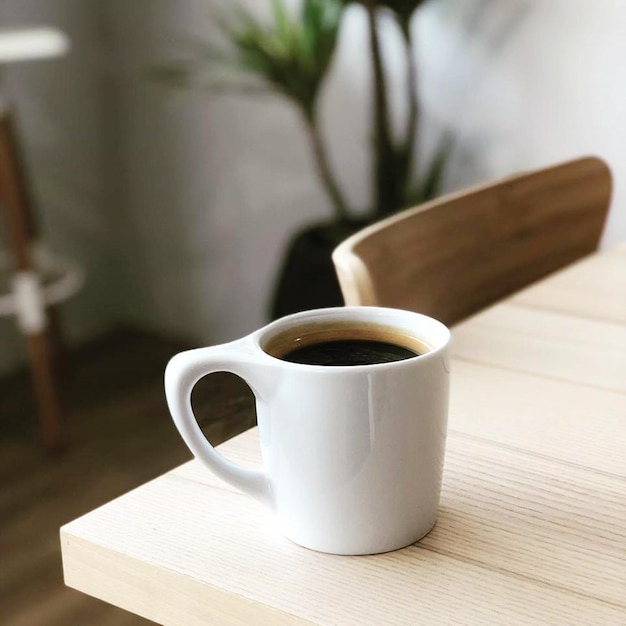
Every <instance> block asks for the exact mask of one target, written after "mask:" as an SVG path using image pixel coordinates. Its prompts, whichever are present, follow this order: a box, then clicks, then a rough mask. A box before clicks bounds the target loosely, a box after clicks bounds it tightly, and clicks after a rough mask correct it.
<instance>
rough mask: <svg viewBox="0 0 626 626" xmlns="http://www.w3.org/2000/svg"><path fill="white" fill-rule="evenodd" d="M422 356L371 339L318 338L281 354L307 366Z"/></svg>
mask: <svg viewBox="0 0 626 626" xmlns="http://www.w3.org/2000/svg"><path fill="white" fill-rule="evenodd" d="M414 356H419V352H415V351H414V350H411V349H409V348H405V347H404V346H399V345H397V344H395V343H388V342H387V341H376V340H370V339H336V340H332V341H319V342H316V343H311V344H308V345H305V346H302V347H298V348H295V349H294V350H290V351H289V352H287V353H285V354H283V355H281V356H280V357H279V358H281V359H282V360H283V361H290V362H291V363H304V364H306V365H334V366H339V365H370V364H372V363H391V362H393V361H403V360H404V359H410V358H411V357H414Z"/></svg>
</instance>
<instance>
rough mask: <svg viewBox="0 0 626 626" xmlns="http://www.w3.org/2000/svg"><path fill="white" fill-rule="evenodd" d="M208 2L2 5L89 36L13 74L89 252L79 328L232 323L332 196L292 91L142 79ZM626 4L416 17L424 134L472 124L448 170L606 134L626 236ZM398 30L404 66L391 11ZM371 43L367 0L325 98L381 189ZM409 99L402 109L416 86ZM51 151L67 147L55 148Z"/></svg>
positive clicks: (508, 1) (52, 218)
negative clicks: (373, 155)
mask: <svg viewBox="0 0 626 626" xmlns="http://www.w3.org/2000/svg"><path fill="white" fill-rule="evenodd" d="M207 4H212V2H206V1H205V0H179V1H177V2H174V1H173V0H151V1H150V2H140V1H138V0H132V1H125V0H102V1H101V2H95V1H94V2H90V3H86V2H80V0H73V1H70V0H66V1H65V2H62V1H61V0H55V1H54V2H44V1H43V0H28V1H24V0H11V1H10V2H5V4H4V5H3V6H4V7H10V10H9V9H7V8H5V9H3V10H4V11H5V15H3V17H7V16H8V18H10V19H14V18H15V19H17V18H16V16H24V15H30V17H32V16H38V17H42V18H46V19H47V21H49V22H52V23H58V24H60V25H61V26H63V27H64V28H66V29H67V30H68V31H70V34H71V35H72V37H73V38H74V40H75V48H74V50H75V52H74V55H73V56H72V58H71V59H68V61H67V63H65V62H64V63H63V64H61V62H56V63H57V66H56V70H55V72H54V73H50V74H44V67H43V65H42V66H41V67H40V68H38V67H35V66H33V67H32V69H30V68H26V67H25V66H24V68H17V67H16V68H15V69H12V70H11V72H10V75H9V78H10V83H11V86H12V88H13V89H14V91H15V92H16V99H17V100H18V104H19V105H20V108H21V109H22V110H23V117H24V122H25V123H26V131H27V133H26V134H27V139H28V146H27V147H28V148H29V152H30V154H31V158H32V162H33V166H34V170H35V172H34V173H35V174H36V178H37V181H36V182H37V186H38V188H39V189H40V191H41V193H40V196H41V197H42V199H43V198H44V196H45V203H44V204H45V206H44V205H43V204H42V209H43V212H44V217H45V223H46V226H47V227H48V229H49V231H50V235H51V237H52V238H53V240H55V241H59V242H61V243H62V244H63V246H66V247H67V249H68V250H71V251H72V252H74V253H76V255H77V256H78V257H79V258H80V259H82V260H83V262H85V263H86V264H87V266H88V269H89V270H90V279H89V283H88V286H87V288H86V290H85V292H84V293H83V294H81V296H80V297H79V298H77V299H76V302H75V303H73V304H72V305H71V306H70V307H68V312H69V313H72V314H73V316H74V317H73V328H79V329H80V328H81V327H83V328H87V327H89V326H90V325H93V326H94V327H98V326H102V325H106V324H110V323H113V322H114V321H115V320H116V319H123V320H129V321H132V322H136V323H139V324H142V325H145V326H148V327H150V328H154V329H157V330H163V331H166V332H170V333H175V334H178V335H181V336H185V337H188V338H190V339H191V340H193V341H194V342H198V343H200V342H212V341H223V340H227V339H231V338H234V337H237V336H239V335H241V334H242V333H245V332H247V331H250V330H252V329H253V328H255V327H257V326H259V325H260V324H262V323H263V322H264V321H265V319H266V310H267V305H268V299H269V296H270V292H271V287H272V285H273V280H274V277H275V272H276V270H277V265H278V262H279V259H280V257H281V254H282V252H283V247H284V245H285V243H286V241H287V239H288V237H289V235H290V234H291V233H292V232H293V231H294V230H295V229H296V228H298V227H300V226H302V225H304V224H306V223H309V222H312V221H316V220H321V219H324V218H325V217H326V216H328V215H329V214H330V208H329V206H328V203H327V201H326V199H325V197H324V195H323V193H322V190H321V188H320V187H319V185H318V183H317V181H316V179H315V176H314V171H313V167H312V161H311V157H310V152H309V150H308V146H307V145H306V142H305V138H304V135H303V134H302V133H301V127H300V123H299V120H298V118H297V117H296V116H295V114H294V112H293V111H292V110H291V109H290V107H289V106H288V105H286V104H285V103H283V102H281V101H280V100H276V99H271V98H268V99H263V100H254V101H253V100H248V99H245V98H243V97H232V96H229V97H226V96H214V97H207V96H204V95H198V94H168V93H166V92H165V91H164V90H163V89H162V88H161V87H159V86H155V85H153V84H150V83H149V82H147V81H145V80H144V79H143V77H142V75H141V74H142V70H143V69H144V68H145V67H146V66H147V65H149V64H152V63H154V62H157V61H159V60H162V59H165V58H168V57H170V56H171V54H172V53H174V52H175V51H176V49H177V48H176V46H175V45H174V44H175V42H176V40H177V39H176V35H193V34H196V35H203V34H204V33H206V32H210V29H211V26H210V20H209V11H208V9H207ZM249 4H254V5H256V6H259V3H258V0H257V2H253V1H252V0H249ZM96 8H98V10H96ZM625 24H626V5H624V3H622V2H620V1H619V0H603V2H597V1H595V0H431V1H430V2H429V3H428V4H427V6H426V7H425V9H424V10H423V11H422V13H421V14H420V17H419V19H418V20H417V21H416V23H415V25H414V26H415V28H416V32H417V34H418V36H419V58H420V60H421V76H420V77H421V85H422V90H423V91H422V93H423V99H424V107H423V108H424V111H423V114H424V116H425V118H426V119H427V121H428V122H429V126H430V129H431V130H429V131H428V132H427V133H426V140H427V141H426V143H427V144H428V145H432V142H433V138H434V137H435V135H436V132H434V131H433V130H432V129H435V130H436V129H439V128H440V127H446V128H451V129H453V130H454V132H455V135H456V137H457V143H456V147H455V152H454V156H453V159H452V161H451V163H450V168H449V171H448V177H447V187H448V188H449V189H452V188H458V187H461V186H464V185H466V184H470V183H473V182H476V181H479V180H486V179H490V178H495V177H498V176H501V175H505V174H508V173H510V172H513V171H515V170H518V169H527V168H531V167H535V166H542V165H545V164H548V163H550V162H553V161H558V160H562V159H567V158H571V157H574V156H577V155H580V154H584V153H596V154H599V155H601V156H604V157H605V158H606V159H607V160H608V161H609V162H610V163H611V165H612V167H613V170H614V174H615V181H616V192H615V203H614V207H613V210H612V213H611V216H610V220H609V225H608V230H607V233H606V236H605V242H606V243H611V242H614V241H617V240H619V239H626V209H624V208H622V207H624V205H626V197H625V195H626V190H625V189H624V187H625V186H626V160H625V159H624V158H623V156H624V152H625V150H626V149H625V148H624V147H623V146H624V142H623V140H622V135H623V134H624V121H623V120H625V119H626V86H625V85H626V83H625V82H624V81H623V80H622V78H621V67H622V65H624V63H625V62H626V39H625V38H624V37H623V36H622V32H621V31H622V30H623V28H622V26H623V25H625ZM385 38H386V42H387V43H388V44H389V46H388V47H387V60H388V61H389V62H390V63H391V64H392V65H393V67H392V68H391V69H392V71H393V76H394V81H396V82H397V83H400V82H401V79H402V76H403V73H402V64H401V55H400V53H399V43H398V40H397V37H396V36H395V34H394V32H393V29H392V27H391V25H390V24H389V23H388V24H386V26H385ZM366 47H367V38H366V36H365V24H364V20H363V16H362V15H361V13H360V10H359V9H358V8H353V9H351V14H350V15H349V20H347V22H346V24H345V28H344V31H343V33H342V38H341V45H340V50H339V54H338V57H337V59H336V63H335V66H334V67H333V72H332V76H331V80H330V82H329V84H328V85H327V89H326V91H325V93H324V100H323V110H324V116H325V117H324V132H325V134H326V137H327V138H328V140H329V144H330V149H331V157H332V160H333V162H334V163H335V164H336V165H337V167H338V168H339V169H340V179H341V183H342V184H343V185H344V187H345V189H346V192H347V194H348V196H349V198H350V200H351V201H352V203H353V204H354V205H355V206H363V205H365V203H366V199H367V196H368V193H369V174H370V170H369V161H368V145H369V136H368V134H367V131H366V121H367V111H368V102H369V90H368V82H367V81H368V77H367V76H368V75H367V66H366V65H365V63H364V59H365V58H366V57H367V52H366ZM61 78H62V80H61ZM395 108H396V109H397V111H398V112H399V113H401V112H402V103H401V102H399V101H396V102H395ZM51 152H53V153H54V154H55V155H57V161H56V162H53V164H52V165H49V160H48V155H49V154H50V153H51ZM59 154H60V155H61V156H60V157H59V156H58V155H59ZM51 174H54V176H51ZM51 179H54V181H55V186H54V185H53V187H54V189H56V191H54V190H50V189H49V187H50V184H49V183H46V182H45V181H50V180H51ZM44 188H46V193H45V194H44V193H43V190H44ZM105 302H111V303H112V305H111V306H110V307H109V308H108V310H105V309H104V308H103V305H104V303H105ZM0 323H1V324H5V322H0ZM0 341H2V345H3V346H4V345H5V340H4V336H3V335H0ZM6 345H7V346H8V343H7V344H6ZM7 351H8V349H7ZM3 352H6V351H3Z"/></svg>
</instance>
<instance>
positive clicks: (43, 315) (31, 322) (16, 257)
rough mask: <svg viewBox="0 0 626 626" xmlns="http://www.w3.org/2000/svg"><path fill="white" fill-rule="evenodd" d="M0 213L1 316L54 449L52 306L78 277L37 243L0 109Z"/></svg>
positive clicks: (59, 434)
mask: <svg viewBox="0 0 626 626" xmlns="http://www.w3.org/2000/svg"><path fill="white" fill-rule="evenodd" d="M0 213H2V217H3V218H4V225H5V228H6V233H7V244H8V248H9V254H7V255H3V256H2V258H1V259H0V274H2V275H3V276H2V278H3V279H4V280H3V281H2V282H3V283H6V284H5V285H3V286H4V288H5V289H4V292H3V293H0V315H12V316H14V317H15V318H16V319H17V322H18V327H19V329H20V330H21V331H22V333H23V334H24V336H25V338H26V346H27V353H28V360H29V363H30V369H31V374H32V378H33V384H34V390H35V396H36V399H37V404H38V410H39V426H40V433H41V439H42V443H43V445H44V446H45V447H46V448H47V449H48V450H58V449H60V448H61V447H63V444H64V438H63V430H62V424H61V412H60V403H59V393H58V385H57V384H56V376H55V367H54V353H55V347H58V346H59V344H60V332H59V328H58V324H57V321H56V316H55V315H54V311H53V310H51V307H52V306H53V305H55V304H57V303H59V302H61V301H63V300H65V299H66V298H68V297H70V296H71V295H73V294H74V293H75V292H76V291H77V290H78V289H79V288H80V286H81V285H82V282H83V275H82V271H81V270H80V268H79V267H78V266H76V265H75V264H74V263H72V262H71V261H70V260H68V259H64V258H62V257H59V256H57V255H53V254H52V253H51V252H50V251H49V250H46V249H45V248H44V247H42V246H41V245H40V244H39V243H38V241H37V237H36V232H35V226H34V218H33V213H32V210H31V203H30V198H29V194H28V187H27V185H26V177H25V170H24V166H23V161H22V159H21V156H20V150H19V144H18V140H17V134H16V132H15V127H14V121H13V115H12V113H11V111H10V110H9V109H7V108H5V109H3V110H0ZM5 257H6V258H5ZM4 274H6V276H4Z"/></svg>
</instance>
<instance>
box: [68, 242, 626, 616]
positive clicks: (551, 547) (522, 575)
mask: <svg viewBox="0 0 626 626" xmlns="http://www.w3.org/2000/svg"><path fill="white" fill-rule="evenodd" d="M453 355H454V358H453V379H452V395H451V407H450V429H449V437H448V448H447V455H446V465H445V474H444V485H443V492H442V500H441V512H440V517H439V521H438V523H437V525H436V526H435V528H434V530H433V531H432V532H431V533H430V534H429V535H428V536H427V537H425V538H424V539H423V540H422V541H420V542H419V543H418V544H416V545H414V546H411V547H409V548H406V549H404V550H400V551H398V552H394V553H389V554H383V555H378V556H368V557H338V556H332V555H325V554H318V553H315V552H311V551H308V550H306V549H303V548H300V547H298V546H296V545H293V544H292V543H290V542H289V541H287V540H286V539H284V538H282V537H281V536H280V535H279V534H278V533H277V531H276V530H275V527H274V525H273V523H272V518H271V516H270V514H269V513H268V512H266V511H265V510H264V509H263V508H262V507H261V505H259V504H257V503H256V502H255V501H254V500H252V499H251V498H249V497H247V496H244V495H241V494H239V493H238V492H237V491H235V490H234V489H232V488H230V487H229V486H228V485H226V484H224V483H222V482H221V481H220V480H219V479H217V478H214V477H213V476H212V475H211V474H210V473H209V472H208V471H207V470H205V469H204V468H203V467H201V466H199V464H198V463H197V462H195V461H192V462H190V463H187V464H185V465H182V466H181V467H179V468H177V469H175V470H173V471H172V472H169V473H167V474H165V475H163V476H161V477H159V478H157V479H156V480H154V481H152V482H150V483H147V484H146V485H143V486H142V487H140V488H139V489H136V490H135V491H132V492H130V493H128V494H126V495H124V496H122V497H121V498H119V499H117V500H115V501H113V502H111V503H109V504H107V505H105V506H103V507H101V508H99V509H97V510H95V511H93V512H91V513H89V514H87V515H85V516H84V517H82V518H80V519H78V520H76V521H74V522H72V523H70V524H68V525H66V526H64V527H63V528H62V529H61V541H62V550H63V567H64V572H65V580H66V583H67V584H68V585H69V586H71V587H75V588H76V589H79V590H81V591H84V592H85V593H88V594H91V595H93V596H96V597H98V598H101V599H103V600H106V601H108V602H111V603H113V604H116V605H118V606H120V607H123V608H125V609H127V610H129V611H132V612H135V613H137V614H139V615H143V616H145V617H148V618H150V619H152V620H154V621H156V622H158V623H161V624H172V625H177V626H179V625H184V626H194V625H196V624H197V625H200V624H203V625H205V624H263V625H265V624H328V625H330V624H333V625H335V624H356V625H367V624H385V625H387V624H401V625H403V626H406V625H409V624H410V625H412V624H481V625H482V624H568V625H569V624H585V625H588V624H621V625H623V624H626V247H618V248H614V249H611V250H608V251H605V252H602V253H600V254H596V255H594V256H592V257H589V258H588V259H585V260H584V261H582V262H580V263H577V264H576V265H573V266H571V267H570V268H568V269H566V270H564V271H561V272H559V273H557V274H555V275H553V276H552V277H549V278H548V279H546V280H544V281H542V282H540V283H538V284H536V285H534V286H532V287H530V288H528V289H526V290H524V291H522V292H520V293H518V294H516V295H514V296H513V297H511V298H509V299H507V300H506V301H504V302H503V303H501V304H498V305H496V306H494V307H493V308H490V309H488V310H486V311H485V312H483V313H480V314H478V315H476V316H475V317H473V318H471V319H470V320H468V321H466V322H463V323H462V324H459V325H458V326H457V327H455V328H454V347H453ZM172 436H173V437H174V436H176V435H175V434H174V431H172ZM221 450H222V452H223V453H224V454H226V455H228V456H230V457H232V458H233V459H236V460H238V461H241V462H246V463H249V464H251V465H255V464H258V463H259V448H258V442H257V437H256V432H255V430H254V429H253V430H251V431H247V432H245V433H244V434H242V435H240V436H238V437H236V438H234V439H232V440H230V441H228V442H227V443H225V444H223V445H222V446H221ZM112 453H113V455H114V451H113V452H112Z"/></svg>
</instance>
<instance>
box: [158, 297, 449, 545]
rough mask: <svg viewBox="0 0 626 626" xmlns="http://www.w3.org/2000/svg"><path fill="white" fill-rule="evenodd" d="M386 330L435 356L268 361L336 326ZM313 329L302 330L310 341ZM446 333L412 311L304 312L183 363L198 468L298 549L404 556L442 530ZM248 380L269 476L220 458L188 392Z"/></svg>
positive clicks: (182, 416) (184, 400)
mask: <svg viewBox="0 0 626 626" xmlns="http://www.w3.org/2000/svg"><path fill="white" fill-rule="evenodd" d="M364 325H365V326H367V327H371V326H372V325H373V326H375V327H380V328H385V329H387V330H388V331H390V332H391V333H392V334H394V335H397V336H402V335H404V336H407V337H411V338H414V339H416V340H417V341H419V342H421V343H422V344H425V345H426V346H427V351H426V352H425V353H424V354H422V355H421V356H415V357H412V358H408V359H406V360H401V361H395V362H391V363H376V364H369V365H357V366H322V365H305V364H302V363H292V362H288V361H285V360H282V359H281V358H277V357H276V356H272V355H271V354H269V353H268V351H267V350H268V346H271V345H272V343H273V342H274V343H275V342H276V341H277V338H279V337H289V336H290V335H292V336H293V338H294V339H297V336H298V335H299V334H302V333H303V332H304V333H310V332H311V329H329V328H334V327H337V328H339V327H341V328H343V329H345V328H346V327H354V328H360V327H363V326H364ZM303 329H304V330H303ZM449 340H450V333H449V331H448V329H447V328H446V327H445V326H444V325H443V324H441V323H440V322H438V321H436V320H434V319H432V318H430V317H426V316H424V315H420V314H417V313H411V312H408V311H401V310H397V309H386V308H380V307H341V308H330V309H317V310H312V311H306V312H303V313H296V314H295V315H290V316H288V317H284V318H282V319H280V320H277V321H275V322H272V323H271V324H269V325H268V326H266V327H264V328H262V329H261V330H258V331H256V332H254V333H252V334H251V335H248V336H247V337H244V338H243V339H239V340H237V341H233V342H231V343H227V344H224V345H218V346H213V347H209V348H200V349H196V350H190V351H187V352H183V353H181V354H178V355H176V356H175V357H174V358H173V359H172V360H171V361H170V363H169V364H168V366H167V369H166V372H165V389H166V395H167V401H168V404H169V408H170V411H171V414H172V417H173V419H174V423H175V424H176V426H177V428H178V430H179V432H180V434H181V436H182V438H183V439H184V441H185V443H186V444H187V445H188V446H189V448H190V450H191V451H192V452H193V454H194V455H195V456H196V458H197V459H199V460H200V461H202V462H203V463H204V464H205V465H207V466H208V467H209V468H210V469H211V470H212V471H213V472H215V473H216V474H217V475H218V476H220V477H221V478H222V479H223V480H225V481H226V482H228V483H230V484H232V485H234V486H235V487H237V488H239V489H240V490H241V491H244V492H246V493H249V494H251V495H252V496H255V497H256V498H258V499H259V500H261V501H262V502H264V503H266V504H267V505H269V506H270V507H271V508H272V509H273V511H274V513H275V515H276V518H277V519H278V521H279V523H280V525H281V527H282V531H283V532H284V534H285V535H286V536H287V537H288V538H290V539H291V540H293V541H294V542H296V543H298V544H300V545H302V546H305V547H308V548H312V549H314V550H319V551H322V552H331V553H335V554H373V553H377V552H386V551H389V550H395V549H397V548H402V547H404V546H407V545H409V544H411V543H414V542H415V541H417V540H418V539H420V538H421V537H423V536H424V535H425V534H426V533H427V532H428V531H429V530H430V529H431V528H432V526H433V524H434V523H435V519H436V515H437V508H438V504H439V492H440V487H441V475H442V468H443V458H444V448H445V439H446V425H447V412H448V388H449V366H448V344H449ZM216 371H228V372H233V373H235V374H237V375H239V376H241V377H242V378H243V379H244V380H245V381H246V382H247V383H248V384H249V385H250V387H251V388H252V391H253V392H254V395H255V397H256V411H257V421H258V431H259V437H260V441H261V448H262V455H263V468H262V469H261V470H250V469H246V468H243V467H240V466H238V465H236V464H235V463H233V462H231V461H229V460H228V459H226V458H225V457H223V456H222V455H221V454H220V453H219V452H217V451H216V450H215V449H214V448H213V446H211V444H210V443H209V442H208V441H207V440H206V438H205V437H204V435H203V434H202V431H201V430H200V428H199V426H198V424H197V422H196V420H195V418H194V415H193V412H192V409H191V391H192V389H193V387H194V385H195V384H196V382H197V381H198V380H199V379H200V378H202V377H203V376H205V375H206V374H209V373H211V372H216Z"/></svg>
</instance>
